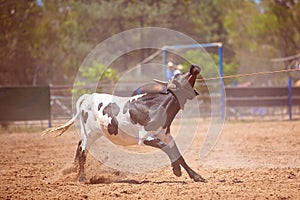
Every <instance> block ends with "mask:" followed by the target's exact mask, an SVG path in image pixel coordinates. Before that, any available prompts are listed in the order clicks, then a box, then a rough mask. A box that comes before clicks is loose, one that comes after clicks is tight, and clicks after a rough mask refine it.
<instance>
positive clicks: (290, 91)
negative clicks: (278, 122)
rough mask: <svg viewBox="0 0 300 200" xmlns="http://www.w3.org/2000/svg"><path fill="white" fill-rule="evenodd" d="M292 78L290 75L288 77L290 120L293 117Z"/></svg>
mask: <svg viewBox="0 0 300 200" xmlns="http://www.w3.org/2000/svg"><path fill="white" fill-rule="evenodd" d="M292 97H293V96H292V79H291V77H289V79H288V100H289V119H290V120H292V119H293V114H292V112H293V109H292V106H293V101H292Z"/></svg>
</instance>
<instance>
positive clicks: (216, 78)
mask: <svg viewBox="0 0 300 200" xmlns="http://www.w3.org/2000/svg"><path fill="white" fill-rule="evenodd" d="M295 71H300V69H282V70H276V71H269V72H256V73H249V74H237V75H229V76H223V77H212V78H199V79H197V80H199V81H211V80H218V79H227V78H238V77H246V76H257V75H265V74H275V73H286V72H295Z"/></svg>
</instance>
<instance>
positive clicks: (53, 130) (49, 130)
mask: <svg viewBox="0 0 300 200" xmlns="http://www.w3.org/2000/svg"><path fill="white" fill-rule="evenodd" d="M88 96H89V95H87V94H84V95H82V96H81V97H80V98H79V99H78V100H77V102H76V114H75V115H74V117H73V118H72V119H70V120H69V121H68V122H67V123H65V124H63V125H60V126H57V127H51V128H47V129H46V130H44V131H43V132H42V135H46V134H49V133H58V134H57V135H56V136H55V137H58V136H61V135H62V134H63V133H64V132H66V131H67V130H68V129H69V127H70V126H72V125H73V124H74V122H75V120H76V118H77V117H78V116H79V114H80V106H81V104H82V102H83V101H84V100H85V99H86V98H87V97H88Z"/></svg>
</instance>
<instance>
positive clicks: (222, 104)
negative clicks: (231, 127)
mask: <svg viewBox="0 0 300 200" xmlns="http://www.w3.org/2000/svg"><path fill="white" fill-rule="evenodd" d="M218 52H219V71H220V79H219V80H220V82H219V84H220V118H221V120H223V119H224V118H225V94H224V83H223V78H222V77H223V49H222V43H220V44H219V48H218Z"/></svg>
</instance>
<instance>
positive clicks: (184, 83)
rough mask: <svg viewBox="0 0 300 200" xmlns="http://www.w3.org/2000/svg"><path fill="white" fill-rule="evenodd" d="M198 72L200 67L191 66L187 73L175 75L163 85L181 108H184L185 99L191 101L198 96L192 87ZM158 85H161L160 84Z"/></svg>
mask: <svg viewBox="0 0 300 200" xmlns="http://www.w3.org/2000/svg"><path fill="white" fill-rule="evenodd" d="M200 71H201V69H200V67H198V66H197V65H194V64H192V65H191V67H190V70H189V71H187V72H184V73H180V74H176V75H175V76H174V77H173V78H172V79H171V80H170V81H169V82H166V83H164V84H165V86H166V87H167V91H169V92H171V93H172V94H173V95H174V96H175V97H176V99H177V101H178V102H179V104H180V107H181V108H183V107H184V104H185V103H186V101H187V99H193V98H194V97H195V96H196V95H198V93H197V91H196V90H195V89H194V88H193V87H194V85H195V82H196V78H197V75H198V74H199V73H200ZM159 83H160V84H162V82H159Z"/></svg>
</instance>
